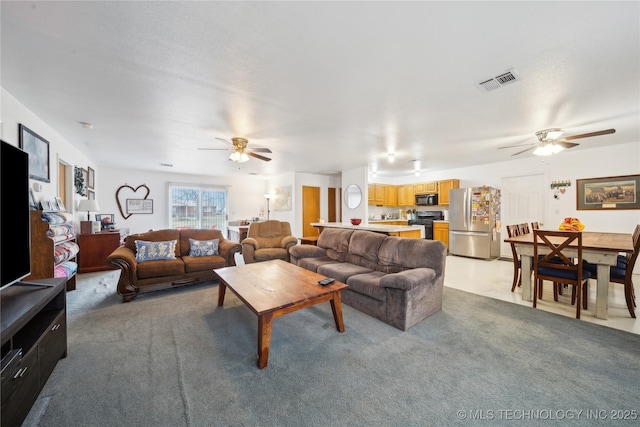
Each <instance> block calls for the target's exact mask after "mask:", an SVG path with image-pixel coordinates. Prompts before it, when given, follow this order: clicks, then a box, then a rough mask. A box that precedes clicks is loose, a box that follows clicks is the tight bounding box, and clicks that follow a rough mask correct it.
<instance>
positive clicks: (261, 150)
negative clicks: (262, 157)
mask: <svg viewBox="0 0 640 427" xmlns="http://www.w3.org/2000/svg"><path fill="white" fill-rule="evenodd" d="M251 151H253V152H254V153H271V150H269V149H268V148H264V147H254V148H252V149H251Z"/></svg>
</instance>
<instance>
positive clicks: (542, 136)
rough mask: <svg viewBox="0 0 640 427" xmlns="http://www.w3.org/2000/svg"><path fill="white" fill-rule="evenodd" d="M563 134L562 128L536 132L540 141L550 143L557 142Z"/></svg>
mask: <svg viewBox="0 0 640 427" xmlns="http://www.w3.org/2000/svg"><path fill="white" fill-rule="evenodd" d="M563 133H564V132H563V131H562V129H560V128H552V129H545V130H541V131H538V132H536V136H537V137H538V141H540V142H548V141H555V140H556V139H558V138H560V135H562V134H563Z"/></svg>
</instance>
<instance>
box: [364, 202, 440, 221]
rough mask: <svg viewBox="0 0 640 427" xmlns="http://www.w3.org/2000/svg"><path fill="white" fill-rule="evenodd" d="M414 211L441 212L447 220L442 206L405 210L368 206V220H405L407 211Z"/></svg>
mask: <svg viewBox="0 0 640 427" xmlns="http://www.w3.org/2000/svg"><path fill="white" fill-rule="evenodd" d="M408 209H411V210H414V209H415V210H416V211H441V212H442V213H443V215H444V217H445V218H448V216H449V215H448V213H449V212H448V209H447V208H446V207H443V206H418V207H415V206H414V207H411V208H409V207H407V208H391V207H384V206H374V205H369V219H382V215H384V218H385V219H407V214H406V212H407V210H408Z"/></svg>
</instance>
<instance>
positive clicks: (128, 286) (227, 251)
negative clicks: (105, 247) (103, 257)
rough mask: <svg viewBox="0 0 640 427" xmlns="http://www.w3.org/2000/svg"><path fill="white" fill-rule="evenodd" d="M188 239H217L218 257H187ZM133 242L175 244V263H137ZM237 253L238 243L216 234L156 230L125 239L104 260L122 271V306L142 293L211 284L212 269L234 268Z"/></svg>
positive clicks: (219, 233) (213, 277) (172, 260)
mask: <svg viewBox="0 0 640 427" xmlns="http://www.w3.org/2000/svg"><path fill="white" fill-rule="evenodd" d="M189 239H194V240H197V241H211V240H214V239H218V255H207V256H189V253H190V250H191V245H190V240H189ZM136 240H138V241H147V242H170V241H173V240H175V241H176V246H175V259H161V260H149V261H143V262H138V261H137V260H136V248H137V246H136ZM240 249H241V246H240V243H236V242H232V241H230V240H227V239H225V238H224V237H223V236H222V233H221V232H220V230H204V229H203V230H200V229H183V230H173V229H167V230H157V231H149V232H146V233H140V234H132V235H129V236H127V238H126V239H125V243H124V246H121V247H119V248H117V249H116V250H114V251H113V252H112V253H111V255H109V256H108V257H107V264H108V265H109V264H110V265H115V266H117V267H120V269H122V271H121V273H120V279H119V280H118V294H119V295H122V301H123V302H128V301H131V300H132V299H134V298H135V297H136V296H137V295H138V294H140V293H143V292H149V291H155V290H159V289H167V288H173V287H177V286H184V285H190V284H194V283H200V282H206V281H209V280H215V278H216V277H215V276H214V274H213V269H214V268H219V267H227V266H233V265H235V260H234V255H235V254H236V253H239V252H240ZM198 255H201V254H198Z"/></svg>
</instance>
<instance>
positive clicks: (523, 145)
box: [498, 143, 536, 150]
mask: <svg viewBox="0 0 640 427" xmlns="http://www.w3.org/2000/svg"><path fill="white" fill-rule="evenodd" d="M527 145H536V144H535V143H533V144H519V145H505V146H504V147H498V150H502V149H503V148H515V147H526V146H527Z"/></svg>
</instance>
